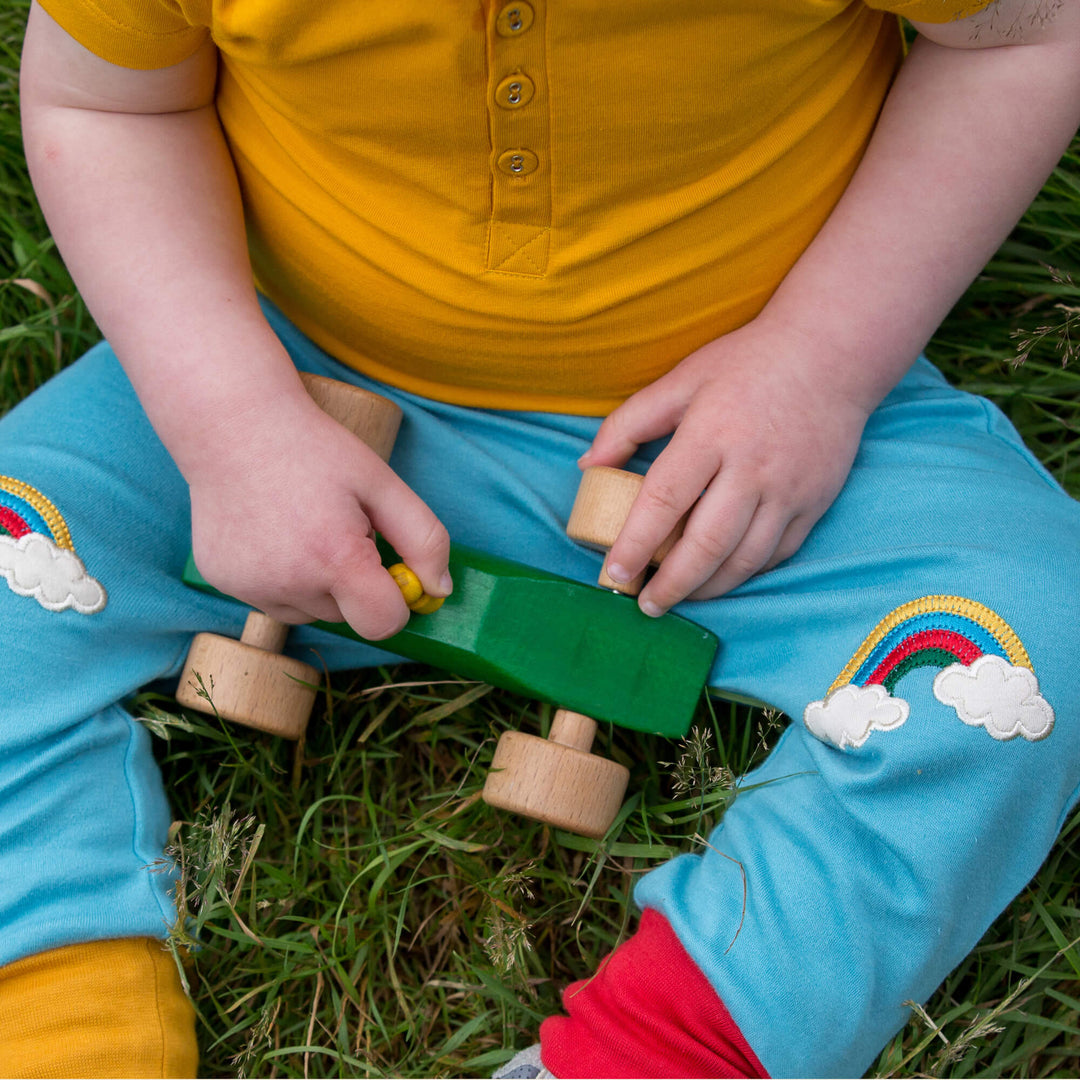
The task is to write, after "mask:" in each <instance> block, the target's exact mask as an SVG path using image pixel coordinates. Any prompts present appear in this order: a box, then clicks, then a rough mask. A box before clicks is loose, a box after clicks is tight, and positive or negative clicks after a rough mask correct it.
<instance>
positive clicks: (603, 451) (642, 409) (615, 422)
mask: <svg viewBox="0 0 1080 1080" xmlns="http://www.w3.org/2000/svg"><path fill="white" fill-rule="evenodd" d="M684 408H685V400H684V399H683V398H682V397H679V396H677V395H676V394H673V393H672V392H671V387H670V385H669V382H668V381H665V380H664V379H661V380H659V381H658V382H655V383H653V384H652V385H651V386H647V387H645V389H644V390H640V391H638V393H636V394H634V395H633V396H632V397H629V398H627V399H626V401H624V402H623V403H622V404H621V405H620V406H618V408H616V409H614V410H613V411H612V412H611V413H610V414H609V415H608V416H607V417H606V419H605V420H604V422H603V423H602V424H601V425H600V427H599V428H598V429H597V432H596V435H595V436H594V437H593V441H592V445H591V446H590V447H589V449H588V450H586V451H585V453H584V454H582V456H581V457H580V458H579V459H578V465H579V466H580V467H581V468H583V469H584V468H587V467H588V466H590V465H609V466H613V467H615V468H618V467H619V466H621V465H623V464H625V463H626V462H627V461H628V460H629V459H630V458H631V457H633V456H634V453H635V452H636V451H637V448H638V447H639V446H641V445H642V443H647V442H651V441H652V440H653V439H659V438H661V437H662V436H664V435H669V434H670V433H671V432H672V431H674V430H675V426H676V425H677V424H678V422H679V420H680V418H681V417H682V413H683V411H684Z"/></svg>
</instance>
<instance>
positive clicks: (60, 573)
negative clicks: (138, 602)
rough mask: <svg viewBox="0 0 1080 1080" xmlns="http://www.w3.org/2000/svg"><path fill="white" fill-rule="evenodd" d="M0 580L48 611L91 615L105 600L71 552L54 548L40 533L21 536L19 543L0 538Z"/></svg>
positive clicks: (80, 562) (100, 589)
mask: <svg viewBox="0 0 1080 1080" xmlns="http://www.w3.org/2000/svg"><path fill="white" fill-rule="evenodd" d="M0 577H4V578H6V579H7V583H8V585H9V586H10V587H11V589H12V591H13V592H16V593H18V594H19V596H32V597H33V598H34V599H35V600H37V602H38V603H39V604H40V605H41V606H42V607H43V608H46V609H47V610H49V611H65V610H67V609H68V608H73V609H74V610H75V611H77V612H79V613H80V614H81V615H93V614H94V613H95V612H97V611H100V610H101V609H102V608H103V607H104V606H105V603H106V601H107V599H108V597H107V596H106V594H105V590H104V589H103V588H102V586H101V583H100V582H99V581H98V580H97V579H96V578H94V577H91V576H90V575H89V574H88V573H87V572H86V567H85V566H84V565H83V562H82V559H80V558H79V557H78V555H76V554H75V552H74V551H71V550H70V549H68V548H61V547H57V546H56V544H54V543H53V541H52V540H51V539H50V538H49V537H47V536H43V535H42V534H41V533H36V532H28V533H24V534H23V535H22V536H20V537H19V539H18V540H15V539H13V538H12V537H10V536H5V535H0Z"/></svg>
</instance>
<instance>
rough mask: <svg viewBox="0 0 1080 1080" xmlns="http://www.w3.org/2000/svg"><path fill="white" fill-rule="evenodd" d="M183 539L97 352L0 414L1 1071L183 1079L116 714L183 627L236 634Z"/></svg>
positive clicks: (159, 473)
mask: <svg viewBox="0 0 1080 1080" xmlns="http://www.w3.org/2000/svg"><path fill="white" fill-rule="evenodd" d="M190 544H191V535H190V521H189V514H188V496H187V487H186V485H185V484H184V482H183V479H182V477H181V476H180V475H179V473H178V472H177V471H176V469H175V468H174V466H173V465H172V462H171V460H170V459H169V457H168V455H167V453H166V452H165V450H164V448H163V447H162V446H161V444H160V442H159V441H158V440H157V438H156V436H155V435H154V433H153V431H152V430H151V428H150V426H149V424H148V422H147V420H146V418H145V416H144V415H143V413H142V410H141V409H140V408H139V406H138V403H137V401H136V399H135V396H134V394H133V392H132V390H131V387H130V384H129V383H128V381H127V379H126V377H125V376H124V374H123V372H122V371H121V369H120V367H119V365H118V364H117V362H116V359H115V357H114V356H113V354H112V352H111V351H110V350H109V349H108V348H107V347H105V346H101V347H99V348H96V349H94V350H92V351H91V353H90V354H88V355H87V356H86V357H84V358H83V359H82V360H81V361H79V362H78V363H77V364H75V365H74V366H73V367H72V368H70V369H68V370H67V371H65V372H63V373H62V374H61V375H59V376H58V377H57V378H56V379H54V380H52V381H51V382H50V383H49V384H47V385H46V386H45V387H43V388H42V389H41V390H39V391H38V392H37V393H36V394H34V395H33V396H32V397H31V398H29V399H28V400H27V401H25V402H23V403H22V404H21V405H20V406H19V407H18V408H16V409H15V410H13V411H12V412H11V413H10V414H8V415H7V416H6V417H5V418H4V419H3V421H2V422H0V618H2V619H3V623H4V649H3V652H2V654H0V928H2V933H0V1029H2V1032H3V1034H2V1037H0V1075H4V1076H13V1075H25V1073H26V1071H29V1072H31V1073H32V1074H33V1075H42V1076H43V1075H51V1074H53V1072H56V1073H57V1074H59V1075H66V1076H92V1075H98V1074H100V1073H102V1072H104V1073H105V1074H108V1075H143V1074H144V1070H148V1071H149V1073H151V1074H155V1075H161V1074H162V1073H163V1072H164V1073H165V1074H168V1073H169V1072H170V1071H172V1072H174V1073H176V1074H178V1075H194V1069H195V1043H194V1023H193V1016H194V1014H193V1011H192V1009H191V1006H190V1003H189V1002H187V1000H186V998H185V997H184V994H183V991H182V988H181V986H180V981H179V977H178V973H177V971H176V965H175V962H174V960H173V958H172V956H171V954H169V953H168V952H165V951H164V950H163V940H164V939H165V937H166V936H167V934H168V931H169V927H170V925H171V924H172V923H173V921H174V919H175V917H176V916H175V911H174V908H173V903H172V898H171V896H170V888H171V885H172V876H171V873H170V871H169V868H168V866H167V865H166V864H165V863H164V861H163V849H164V846H165V842H166V838H167V832H168V828H169V822H170V814H169V807H168V804H167V801H166V798H165V795H164V792H163V790H162V783H161V776H160V773H159V771H158V768H157V765H156V763H155V761H154V757H153V754H152V752H151V745H150V742H151V740H150V736H149V734H148V733H147V731H146V729H145V728H144V727H143V726H142V725H141V724H139V723H138V722H137V721H136V720H134V719H133V718H132V716H131V715H130V714H129V712H128V711H127V710H126V709H125V708H124V705H123V702H124V700H125V699H126V698H127V697H129V696H130V695H131V694H133V693H134V692H135V691H136V690H137V689H139V688H140V687H142V686H143V685H145V684H147V683H150V682H152V681H154V680H156V679H161V678H169V677H173V678H175V677H176V676H177V675H178V674H179V670H180V666H181V664H182V662H183V659H184V656H185V654H186V652H187V649H188V646H189V644H190V642H191V637H192V634H193V633H195V632H196V631H199V630H209V631H214V632H217V633H223V634H229V635H232V636H234V637H235V636H239V633H240V630H241V627H242V625H243V621H244V618H245V615H246V609H245V608H243V606H242V605H239V604H236V603H231V602H228V601H224V600H220V599H216V598H213V597H208V596H204V595H202V594H200V593H196V592H194V591H193V590H191V589H189V588H187V587H186V586H184V585H183V584H182V583H181V580H180V574H181V570H182V568H183V565H184V562H185V559H186V558H187V554H188V551H189V549H190ZM360 649H361V647H360V646H356V647H355V648H354V651H353V654H352V655H351V657H345V656H344V655H342V656H341V657H340V658H339V659H340V660H341V662H345V660H346V659H351V662H352V663H353V664H354V665H356V664H359V663H361V662H362V661H363V657H362V656H360V655H359V652H358V651H359V650H360ZM76 990H77V992H76ZM134 1003H139V1004H140V1007H139V1008H136V1007H135V1005H134ZM145 1006H151V1012H152V1013H153V1015H154V1017H156V1019H157V1022H156V1023H154V1022H151V1021H148V1020H147V1013H146V1009H145V1008H144V1007H145ZM65 1010H66V1011H65ZM57 1031H64V1032H66V1034H67V1037H66V1038H65V1039H64V1040H63V1041H57V1039H56V1033H57ZM94 1032H97V1033H98V1036H100V1037H99V1038H97V1039H96V1041H95V1039H94V1038H93V1037H91V1036H92V1034H93V1033H94ZM80 1033H82V1034H81V1035H80ZM83 1036H86V1037H85V1038H84V1037H83ZM73 1054H75V1055H76V1056H75V1057H73V1056H72V1055H73ZM118 1055H119V1056H118ZM155 1062H156V1063H157V1064H156V1065H154V1064H153V1063H155ZM148 1063H149V1064H148ZM155 1070H159V1071H156V1072H155Z"/></svg>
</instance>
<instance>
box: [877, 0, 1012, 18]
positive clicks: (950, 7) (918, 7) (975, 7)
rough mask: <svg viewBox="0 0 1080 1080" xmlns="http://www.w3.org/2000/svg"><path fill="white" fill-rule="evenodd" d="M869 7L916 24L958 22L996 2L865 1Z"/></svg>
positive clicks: (934, 0) (961, 0) (950, 0)
mask: <svg viewBox="0 0 1080 1080" xmlns="http://www.w3.org/2000/svg"><path fill="white" fill-rule="evenodd" d="M863 2H864V3H865V4H866V6H867V7H870V8H875V9H876V10H878V11H891V12H892V13H893V14H894V15H903V16H904V18H905V19H911V20H913V21H914V22H926V23H949V22H958V21H959V20H960V19H967V18H969V17H970V16H972V15H977V14H978V13H979V12H980V11H982V10H983V9H985V8H988V7H989V6H990V5H991V4H992V3H993V2H994V0H863Z"/></svg>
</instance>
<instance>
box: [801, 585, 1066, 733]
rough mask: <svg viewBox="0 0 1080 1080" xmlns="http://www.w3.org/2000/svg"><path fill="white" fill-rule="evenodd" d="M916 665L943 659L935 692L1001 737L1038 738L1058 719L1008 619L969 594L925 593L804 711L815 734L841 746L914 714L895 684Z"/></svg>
mask: <svg viewBox="0 0 1080 1080" xmlns="http://www.w3.org/2000/svg"><path fill="white" fill-rule="evenodd" d="M917 667H938V668H941V669H942V670H941V671H939V672H938V675H937V676H936V678H935V679H934V696H935V697H936V698H937V699H938V701H940V702H941V703H942V704H944V705H949V706H952V708H953V709H955V711H956V715H957V716H958V717H959V718H960V719H961V720H962V721H963V722H964V723H965V724H968V725H970V726H971V727H982V728H985V729H986V731H987V732H988V733H989V734H990V735H992V736H993V737H994V738H995V739H999V740H1005V739H1014V738H1016V737H1017V736H1018V735H1022V736H1023V737H1024V738H1025V739H1027V740H1029V741H1031V742H1034V741H1036V740H1038V739H1045V738H1046V736H1047V735H1049V734H1050V732H1051V730H1052V729H1053V727H1054V710H1053V709H1052V708H1051V706H1050V703H1049V702H1048V701H1047V700H1046V699H1045V698H1044V697H1043V696H1042V695H1041V694H1040V693H1039V681H1038V679H1036V677H1035V672H1034V670H1033V669H1032V666H1031V660H1030V658H1029V657H1028V654H1027V651H1026V650H1025V649H1024V646H1023V645H1022V644H1021V643H1020V639H1019V638H1018V637H1017V636H1016V634H1015V633H1014V632H1013V630H1012V628H1011V627H1010V626H1009V624H1008V623H1007V622H1005V620H1004V619H1002V618H1001V617H1000V616H999V615H997V614H996V613H995V612H993V611H991V610H990V609H989V608H988V607H984V606H983V605H982V604H980V603H977V602H976V601H974V600H967V599H965V598H964V597H962V596H924V597H922V598H921V599H919V600H912V601H911V602H910V603H907V604H904V605H902V606H901V607H898V608H897V609H896V610H895V611H892V612H890V613H889V614H888V615H886V616H885V618H884V619H882V620H881V622H880V623H878V625H877V626H876V627H875V628H874V630H873V632H872V633H871V634H870V635H869V636H868V637H867V638H866V640H865V641H864V642H863V643H862V645H860V646H859V648H858V650H857V651H856V653H855V655H854V656H853V657H852V658H851V660H850V661H848V664H847V666H846V667H845V668H844V670H843V671H842V672H841V673H840V675H839V677H838V678H837V679H836V681H835V682H834V683H833V684H832V686H830V687H829V691H828V693H827V694H826V695H825V699H824V700H823V701H812V702H811V703H810V704H809V705H807V707H806V710H805V711H804V713H803V723H805V724H806V727H807V729H808V730H809V731H810V733H811V734H813V735H816V736H817V737H818V738H819V739H821V740H822V741H823V742H827V743H831V744H832V745H833V746H837V747H839V748H840V749H841V750H845V749H848V748H849V747H850V748H852V749H857V748H858V747H860V746H862V744H863V743H864V742H866V740H867V739H868V738H869V737H870V734H871V732H873V731H890V730H892V729H894V728H898V727H900V725H901V724H903V723H904V721H905V720H907V718H908V712H909V706H908V703H907V702H906V701H904V699H903V698H900V697H895V696H894V695H893V690H894V689H895V687H896V684H897V683H898V682H899V681H900V679H901V678H903V676H904V675H906V674H907V673H908V672H909V671H911V670H913V669H914V668H917Z"/></svg>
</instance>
